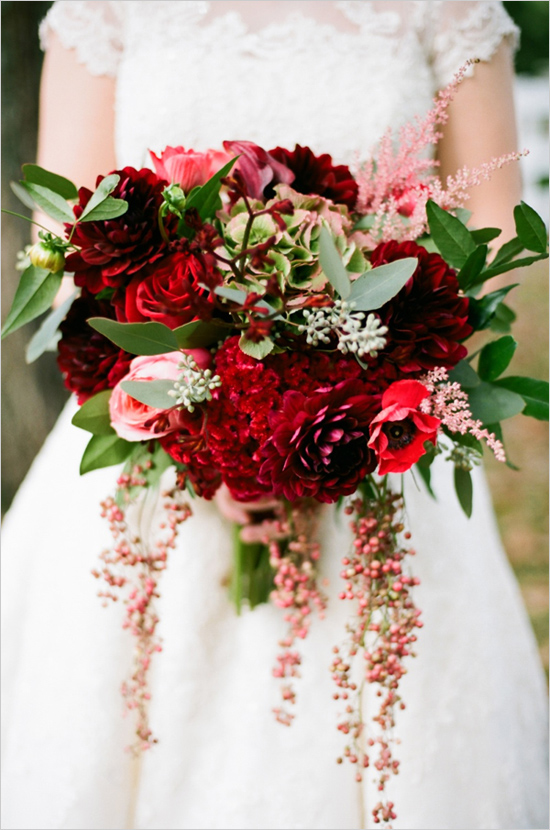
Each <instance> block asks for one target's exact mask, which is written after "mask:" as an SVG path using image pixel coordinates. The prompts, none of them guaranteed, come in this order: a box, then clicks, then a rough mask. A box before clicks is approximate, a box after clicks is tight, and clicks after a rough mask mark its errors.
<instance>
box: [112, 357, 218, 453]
mask: <svg viewBox="0 0 550 830" xmlns="http://www.w3.org/2000/svg"><path fill="white" fill-rule="evenodd" d="M185 354H189V355H191V356H192V357H193V359H194V360H195V361H196V363H197V364H198V366H200V368H201V369H206V368H208V366H209V365H210V363H211V360H212V358H211V355H210V353H209V352H208V351H207V350H206V349H187V350H185ZM181 359H182V352H170V353H169V354H161V355H152V356H149V355H143V356H141V357H135V358H134V359H133V360H132V362H131V364H130V371H129V372H128V374H127V375H125V376H124V377H123V378H122V380H120V381H119V382H118V383H117V385H116V386H115V387H114V389H113V392H112V394H111V398H110V401H109V409H110V413H111V424H112V425H113V429H114V430H115V432H116V433H117V435H119V436H120V438H124V439H126V441H146V440H147V439H151V438H160V437H161V436H162V435H168V434H169V433H170V432H173V431H174V430H175V429H178V410H172V411H170V410H164V409H155V408H154V407H152V406H147V405H146V404H144V403H140V402H139V401H136V400H135V398H132V397H130V395H128V393H127V392H125V391H124V390H123V389H122V386H121V384H122V383H123V382H124V381H126V380H137V381H150V380H177V378H178V375H179V374H180V372H181V370H180V369H178V364H179V363H180V361H181ZM161 417H162V420H161V421H160V423H159V418H161Z"/></svg>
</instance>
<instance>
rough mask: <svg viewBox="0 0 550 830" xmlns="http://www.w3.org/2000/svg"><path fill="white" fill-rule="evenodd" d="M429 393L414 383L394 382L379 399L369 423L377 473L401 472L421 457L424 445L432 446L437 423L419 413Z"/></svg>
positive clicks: (430, 417)
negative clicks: (374, 416) (375, 413)
mask: <svg viewBox="0 0 550 830" xmlns="http://www.w3.org/2000/svg"><path fill="white" fill-rule="evenodd" d="M428 394H429V392H428V390H427V389H426V387H425V386H424V384H422V383H420V382H419V381H417V380H398V381H397V382H396V383H392V385H391V386H390V387H389V388H388V389H387V390H386V391H385V392H384V394H383V396H382V407H383V409H382V412H380V413H379V414H378V415H377V416H376V418H374V419H373V421H372V424H371V439H370V441H369V447H371V448H372V449H373V450H374V452H375V453H376V455H377V458H378V460H379V462H380V466H379V468H378V472H379V474H380V475H385V474H386V473H404V472H405V471H406V470H408V469H410V468H411V467H412V465H413V464H414V463H415V462H416V461H418V459H419V458H420V456H421V455H424V453H425V449H424V442H425V441H431V442H432V443H435V440H436V436H437V430H438V428H439V425H440V423H441V421H440V420H439V418H434V416H433V415H427V414H426V413H425V412H419V410H418V406H419V404H420V402H421V401H423V400H424V398H425V397H427V395H428Z"/></svg>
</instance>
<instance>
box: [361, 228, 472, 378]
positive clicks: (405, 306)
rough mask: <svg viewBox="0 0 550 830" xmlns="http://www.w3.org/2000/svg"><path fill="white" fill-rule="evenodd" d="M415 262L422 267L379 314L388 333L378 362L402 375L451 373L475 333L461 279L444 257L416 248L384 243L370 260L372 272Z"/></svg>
mask: <svg viewBox="0 0 550 830" xmlns="http://www.w3.org/2000/svg"><path fill="white" fill-rule="evenodd" d="M404 257H416V258H417V259H418V267H417V269H416V271H415V272H414V274H413V276H412V277H411V278H410V280H409V281H408V282H407V284H406V285H405V287H404V288H402V289H401V291H400V292H399V293H398V294H397V295H396V296H395V297H393V298H392V299H391V300H390V301H389V302H388V303H386V304H385V305H384V306H382V308H381V309H380V310H379V311H378V312H377V313H378V314H379V315H380V317H381V319H382V322H383V323H384V325H386V326H387V327H388V330H389V331H388V334H387V335H386V337H387V345H386V348H385V349H383V351H382V352H380V353H379V360H381V361H384V362H385V361H388V360H389V361H390V362H392V363H394V364H396V365H397V366H398V367H399V370H400V371H401V372H407V373H410V372H414V373H420V372H422V371H424V370H429V369H434V368H435V367H437V366H444V367H445V368H451V367H453V366H455V365H456V364H457V363H458V361H459V360H462V358H463V357H465V355H466V354H467V349H466V347H465V346H463V345H462V344H461V342H460V341H461V340H464V339H465V338H466V337H468V335H469V334H471V332H472V327H471V326H470V325H469V324H468V298H467V297H463V296H460V295H459V293H458V292H459V286H458V281H457V278H456V274H455V272H454V271H453V269H452V268H449V266H448V265H447V263H446V262H445V260H444V259H442V257H440V256H439V254H431V253H428V251H427V250H426V249H425V248H423V247H422V246H420V245H417V244H416V242H384V243H383V244H382V245H379V246H378V247H377V248H376V249H375V250H374V251H373V252H372V255H371V263H372V265H373V266H378V265H384V264H386V263H388V262H394V261H395V260H397V259H403V258H404Z"/></svg>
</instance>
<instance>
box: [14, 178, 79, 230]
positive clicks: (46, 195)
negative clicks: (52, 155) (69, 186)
mask: <svg viewBox="0 0 550 830" xmlns="http://www.w3.org/2000/svg"><path fill="white" fill-rule="evenodd" d="M20 185H21V187H22V188H23V189H24V190H26V191H27V193H28V194H29V195H30V197H31V198H32V200H33V201H34V202H35V204H36V205H38V207H39V208H41V210H43V211H44V213H46V214H47V215H48V216H51V218H52V219H55V221H56V222H70V223H71V224H72V223H73V222H74V221H75V215H74V213H73V209H72V208H71V206H70V204H69V203H68V202H67V201H66V200H65V199H64V198H63V197H62V196H60V195H59V194H58V193H56V192H55V191H53V190H50V189H49V188H48V187H42V186H41V185H39V184H31V183H30V182H20Z"/></svg>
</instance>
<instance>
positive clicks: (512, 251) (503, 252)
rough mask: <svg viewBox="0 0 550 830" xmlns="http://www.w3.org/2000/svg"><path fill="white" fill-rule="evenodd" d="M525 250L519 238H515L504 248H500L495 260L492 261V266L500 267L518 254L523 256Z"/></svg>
mask: <svg viewBox="0 0 550 830" xmlns="http://www.w3.org/2000/svg"><path fill="white" fill-rule="evenodd" d="M524 250H525V246H524V244H523V242H521V240H520V239H518V237H517V236H514V238H513V239H510V240H508V242H505V243H504V245H503V246H502V248H500V249H499V250H498V251H497V253H496V255H495V258H494V260H493V261H492V263H491V265H500V264H501V262H509V261H510V260H511V259H513V258H514V257H515V256H517V255H518V254H521V252H522V251H524Z"/></svg>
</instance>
